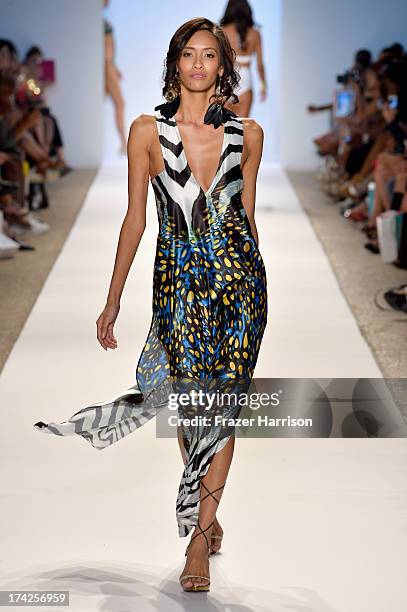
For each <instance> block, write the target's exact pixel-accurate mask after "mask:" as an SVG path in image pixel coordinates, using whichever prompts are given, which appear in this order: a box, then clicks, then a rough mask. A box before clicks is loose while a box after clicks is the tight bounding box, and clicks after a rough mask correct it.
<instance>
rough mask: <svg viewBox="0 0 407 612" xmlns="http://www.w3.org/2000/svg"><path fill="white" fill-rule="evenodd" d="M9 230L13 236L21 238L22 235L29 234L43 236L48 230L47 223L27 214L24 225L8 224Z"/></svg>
mask: <svg viewBox="0 0 407 612" xmlns="http://www.w3.org/2000/svg"><path fill="white" fill-rule="evenodd" d="M9 227H10V230H11V231H12V232H13V234H15V235H17V236H21V235H22V234H26V233H30V234H36V235H38V234H45V233H46V232H48V230H49V225H48V223H45V222H44V221H41V220H40V219H38V218H37V217H35V216H34V215H33V214H32V213H29V214H28V215H27V216H26V217H25V219H24V223H21V224H20V223H12V224H10V226H9Z"/></svg>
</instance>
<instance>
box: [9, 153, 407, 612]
mask: <svg viewBox="0 0 407 612" xmlns="http://www.w3.org/2000/svg"><path fill="white" fill-rule="evenodd" d="M126 207H127V168H126V165H125V164H118V165H111V166H104V167H102V168H101V170H100V172H99V174H98V176H97V178H96V181H95V183H94V185H93V186H92V188H91V190H90V192H89V194H88V197H87V200H86V202H85V204H84V207H83V208H82V210H81V212H80V214H79V216H78V218H77V221H76V223H75V225H74V227H73V229H72V232H71V234H70V236H69V238H68V240H67V242H66V244H65V246H64V249H63V251H62V252H61V254H60V256H59V258H58V260H57V261H56V263H55V266H54V268H53V269H52V271H51V273H50V275H49V277H48V279H47V281H46V283H45V286H44V288H43V290H42V293H41V294H40V296H39V298H38V300H37V302H36V303H35V305H34V308H33V310H32V312H31V314H30V316H29V318H28V320H27V322H26V324H25V326H24V328H23V330H22V332H21V335H20V337H19V338H18V340H17V342H16V344H15V346H14V348H13V351H12V352H11V354H10V356H9V359H8V361H7V363H6V366H5V368H4V370H3V373H2V376H1V380H0V401H1V416H2V421H1V423H2V426H1V428H0V436H1V438H0V453H1V461H0V469H1V517H0V518H1V521H0V542H1V544H0V550H1V555H0V589H2V590H36V591H38V590H69V591H70V608H69V609H70V610H73V611H75V612H76V611H81V612H92V611H93V610H100V611H105V612H106V611H109V612H125V611H126V612H127V611H130V610H131V611H136V610H137V611H138V612H147V611H153V610H154V611H157V610H160V611H161V610H162V611H165V612H172V611H178V610H222V611H233V612H247V611H249V610H253V611H256V612H261V611H265V610H267V611H270V612H282V611H284V612H286V611H288V610H290V611H294V612H305V611H307V612H388V611H391V612H405V610H406V600H407V586H406V580H405V577H406V575H405V567H406V561H407V511H406V508H407V504H406V502H407V444H406V439H402V438H400V439H395V438H393V439H295V438H294V439H266V440H259V439H255V440H250V439H241V438H240V439H237V441H236V450H235V457H234V460H233V464H232V467H231V470H230V474H229V478H228V482H227V484H226V487H225V491H224V496H223V499H222V503H221V506H220V511H219V520H220V522H221V524H222V525H223V527H224V530H225V537H224V544H223V552H222V554H220V555H217V556H216V557H213V558H211V565H210V567H211V580H212V585H211V591H210V593H209V594H204V593H193V594H188V593H183V592H182V591H181V587H180V585H179V583H178V576H179V574H180V573H181V571H182V569H183V565H184V550H185V547H186V545H187V543H188V541H189V538H185V539H181V538H179V537H178V532H177V526H176V521H175V499H176V495H177V489H178V484H179V480H180V477H181V473H182V462H181V457H180V454H179V451H178V445H177V442H176V440H175V439H166V440H163V439H156V436H155V424H154V421H150V422H149V423H147V424H146V425H144V426H143V427H142V428H141V429H140V430H138V431H135V432H133V433H132V434H131V435H129V436H127V437H126V438H124V439H123V440H121V441H120V442H119V443H117V444H114V445H113V446H112V447H109V448H107V449H106V450H105V451H103V452H99V451H96V450H95V449H93V448H92V447H91V446H90V445H89V444H88V443H87V442H85V441H84V440H83V439H81V438H80V437H77V436H76V437H72V438H57V437H54V436H47V435H44V434H42V433H40V432H37V431H36V430H35V429H34V428H33V423H34V422H36V421H38V420H43V421H46V422H47V421H62V420H65V419H66V418H68V417H69V416H71V415H72V414H73V413H74V412H76V411H78V410H80V409H81V408H82V407H84V406H86V405H89V404H93V403H96V402H98V401H105V400H107V399H110V398H112V397H114V396H115V395H116V394H118V393H119V392H120V391H123V390H125V389H127V388H128V387H130V386H131V385H132V384H134V382H135V368H136V365H137V361H138V357H139V354H140V351H141V349H142V347H143V345H144V342H145V339H146V336H147V332H148V330H149V326H150V321H151V290H152V266H153V261H154V254H155V240H156V233H157V227H158V225H157V215H156V211H155V203H154V199H153V192H152V190H151V192H150V198H149V201H148V222H147V224H148V227H147V230H146V233H145V234H144V236H143V239H142V242H141V245H140V249H139V252H138V253H137V255H136V259H135V261H134V264H133V267H132V269H131V271H130V274H129V278H128V280H127V284H126V288H125V291H124V294H123V298H122V305H121V311H120V315H119V319H118V321H117V324H116V337H117V339H118V345H119V348H118V350H117V351H108V352H105V351H103V350H102V348H101V347H100V345H99V344H98V343H97V340H96V325H95V321H96V319H97V317H98V315H99V314H100V312H101V310H102V308H103V306H104V304H105V300H106V295H107V290H108V285H109V282H110V278H111V272H112V268H113V261H114V254H115V249H116V244H117V239H118V234H119V230H120V225H121V221H122V219H123V216H124V214H125V211H126ZM256 221H257V227H258V230H259V236H260V249H261V251H262V254H263V258H264V261H265V265H266V269H267V273H268V286H269V306H270V311H269V320H268V327H267V329H266V333H265V336H264V340H263V346H262V349H261V352H260V356H259V361H258V365H257V368H256V373H255V374H256V376H257V377H302V378H306V377H312V378H317V377H319V378H323V377H350V378H357V377H380V376H381V373H380V370H379V368H378V366H377V364H376V362H375V360H374V357H373V356H372V354H371V351H370V349H369V347H368V346H367V344H366V342H365V340H364V338H363V337H362V336H361V334H360V332H359V329H358V327H357V325H356V322H355V319H354V317H353V315H352V313H351V311H350V309H349V307H348V305H347V303H346V301H345V299H344V297H343V295H342V293H341V291H340V288H339V286H338V283H337V281H336V278H335V276H334V275H333V273H332V271H331V268H330V265H329V262H328V260H327V257H326V255H325V253H324V251H323V249H322V246H321V245H320V243H319V241H318V239H317V238H316V236H315V234H314V231H313V229H312V226H311V224H310V222H309V221H308V219H307V217H306V216H305V214H304V213H303V211H302V209H301V208H300V206H299V203H298V201H297V199H296V196H295V193H294V192H293V190H292V189H291V187H290V185H289V183H288V180H287V179H286V177H285V175H284V173H283V172H282V171H281V170H280V169H279V168H274V167H263V169H262V171H261V173H260V177H259V184H258V195H257V214H256ZM45 241H46V236H44V242H45ZM4 609H12V608H11V607H7V608H4ZM37 609H38V608H37ZM40 609H41V610H42V609H44V610H45V609H49V610H54V609H55V610H57V609H61V608H56V607H55V608H53V607H50V608H40Z"/></svg>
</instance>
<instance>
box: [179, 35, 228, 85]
mask: <svg viewBox="0 0 407 612" xmlns="http://www.w3.org/2000/svg"><path fill="white" fill-rule="evenodd" d="M177 65H178V71H179V77H180V80H181V82H182V84H183V85H184V86H185V87H187V88H188V89H190V90H192V91H206V90H207V89H209V88H210V87H212V86H213V85H214V83H215V82H216V77H217V75H218V73H219V74H222V73H223V67H222V66H220V54H219V47H218V41H217V40H216V38H215V36H214V35H213V34H211V33H210V32H207V31H206V30H200V31H199V32H195V34H194V35H193V36H191V38H190V39H189V40H188V42H187V44H186V45H185V47H184V48H183V50H182V51H181V55H180V57H179V59H178V63H177Z"/></svg>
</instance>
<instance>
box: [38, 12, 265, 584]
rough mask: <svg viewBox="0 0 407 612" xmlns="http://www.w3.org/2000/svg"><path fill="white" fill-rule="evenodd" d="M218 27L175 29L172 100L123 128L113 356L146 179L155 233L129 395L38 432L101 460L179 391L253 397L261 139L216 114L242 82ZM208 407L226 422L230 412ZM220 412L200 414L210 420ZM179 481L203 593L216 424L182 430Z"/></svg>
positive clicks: (111, 314) (242, 123)
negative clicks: (80, 444)
mask: <svg viewBox="0 0 407 612" xmlns="http://www.w3.org/2000/svg"><path fill="white" fill-rule="evenodd" d="M233 59H234V58H233V50H232V48H231V47H230V44H229V42H228V39H227V38H226V36H225V34H224V33H223V31H222V29H221V28H220V27H219V26H218V25H216V24H214V23H213V22H211V21H209V20H208V19H204V18H196V19H192V20H190V21H188V22H187V23H185V24H183V25H182V26H181V27H180V28H179V29H178V30H177V31H176V32H175V34H174V35H173V37H172V39H171V41H170V45H169V49H168V53H167V58H166V70H165V77H164V86H163V95H164V96H165V98H166V99H167V102H165V103H163V104H160V105H159V106H157V107H156V108H155V112H154V114H152V115H150V114H143V115H140V116H139V117H137V119H135V120H134V121H133V123H132V125H131V128H130V134H129V140H128V162H129V203H128V211H127V214H126V217H125V219H124V221H123V225H122V229H121V232H120V237H119V244H118V248H117V255H116V260H115V266H114V271H113V276H112V280H111V284H110V288H109V292H108V298H107V303H106V306H105V308H104V309H103V312H102V313H101V315H100V316H99V318H98V319H97V322H96V323H97V337H98V340H99V342H100V344H101V346H102V347H103V348H104V349H105V350H107V349H108V348H110V349H115V348H117V340H116V338H115V335H114V324H115V321H116V319H117V316H118V313H119V309H120V299H121V294H122V291H123V287H124V284H125V280H126V278H127V275H128V272H129V269H130V266H131V263H132V261H133V258H134V255H135V253H136V251H137V248H138V245H139V242H140V240H141V237H142V235H143V232H144V229H145V219H146V199H147V188H148V179H149V176H150V179H151V185H152V187H153V190H154V194H155V198H156V205H157V213H158V219H159V232H158V236H157V247H156V257H155V264H154V274H153V303H152V311H153V314H152V320H151V326H150V330H149V333H148V336H147V340H146V343H145V346H144V348H143V351H142V353H141V355H140V358H139V361H138V365H137V372H136V378H137V384H136V385H134V386H133V387H130V388H129V389H128V390H127V391H126V392H125V393H123V394H121V395H120V396H118V397H116V398H114V399H113V400H110V401H108V402H104V403H101V404H95V405H93V406H88V407H86V408H83V409H82V410H80V411H79V412H77V413H75V414H74V415H73V416H72V417H71V418H70V419H69V420H68V421H65V422H63V423H48V424H46V423H44V422H42V421H40V422H38V423H36V424H35V427H36V428H38V429H39V430H40V431H43V432H46V433H54V434H57V435H70V434H74V433H76V434H78V435H81V436H82V437H84V438H85V439H86V440H87V441H88V442H90V443H91V444H92V445H93V446H94V447H95V448H99V449H103V448H106V447H107V446H110V445H111V444H113V443H114V442H116V441H117V440H120V439H121V438H123V437H124V436H126V435H127V434H129V433H131V432H132V431H134V430H135V429H137V428H138V427H140V426H141V425H142V424H143V423H145V422H146V421H148V420H149V419H150V418H152V417H153V416H155V415H157V414H158V412H159V411H160V410H162V408H163V407H165V406H166V405H167V404H168V394H169V392H173V391H174V389H175V390H180V389H181V390H184V389H186V388H188V389H192V388H197V387H200V385H201V384H202V383H203V384H204V386H205V385H208V386H209V387H211V388H213V383H215V386H216V388H217V389H220V390H221V391H223V390H229V389H230V388H233V389H244V390H247V388H248V384H249V382H250V380H251V378H252V375H253V371H254V367H255V365H256V361H257V357H258V353H259V349H260V344H261V341H262V337H263V332H264V329H265V326H266V321H267V285H266V271H265V267H264V263H263V260H262V257H261V254H260V251H259V247H258V235H257V229H256V224H255V220H254V210H255V195H256V178H257V172H258V167H259V163H260V159H261V154H262V146H263V131H262V128H261V127H260V126H259V125H258V124H257V123H256V122H255V121H253V120H251V119H247V120H242V119H239V118H238V117H237V116H236V115H235V114H234V113H233V112H231V111H230V110H227V109H225V108H224V102H225V101H226V99H228V98H229V97H231V96H233V94H232V91H233V88H234V87H235V85H236V83H237V80H238V75H237V74H236V72H235V70H234V61H233ZM216 409H217V410H218V412H219V410H220V413H221V414H222V415H223V416H225V417H232V418H233V417H235V416H237V414H238V413H239V407H238V406H237V405H236V404H233V402H232V405H231V406H227V407H224V406H223V407H219V404H216ZM214 413H215V408H213V409H212V410H211V411H209V412H206V414H209V415H213V414H214ZM177 437H178V441H179V445H180V450H181V454H182V457H183V461H184V470H183V473H182V477H181V482H180V485H179V489H178V496H177V500H176V517H177V522H178V533H179V535H180V536H181V537H184V536H186V535H188V534H189V533H190V532H191V531H192V530H193V533H192V537H191V540H190V543H189V545H188V547H187V550H186V552H185V555H186V557H187V558H186V563H185V567H184V569H183V572H182V574H181V576H180V581H181V584H182V587H183V588H184V590H191V591H192V590H209V584H210V576H209V555H210V554H211V553H215V552H217V551H218V550H219V548H220V542H221V539H222V534H223V530H222V527H221V526H220V524H219V521H218V520H217V517H216V511H217V508H218V504H219V502H220V499H221V496H222V493H223V488H224V485H225V482H226V479H227V475H228V471H229V467H230V463H231V460H232V456H233V450H234V438H235V437H234V432H233V428H232V431H231V430H230V429H225V428H224V427H217V426H214V425H213V424H210V425H209V426H204V427H201V426H190V425H184V424H183V423H181V425H180V426H179V427H178V430H177Z"/></svg>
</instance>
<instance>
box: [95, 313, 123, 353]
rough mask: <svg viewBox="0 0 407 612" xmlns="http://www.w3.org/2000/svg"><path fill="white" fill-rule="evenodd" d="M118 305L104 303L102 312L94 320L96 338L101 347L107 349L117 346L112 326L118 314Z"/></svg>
mask: <svg viewBox="0 0 407 612" xmlns="http://www.w3.org/2000/svg"><path fill="white" fill-rule="evenodd" d="M119 310H120V306H115V305H113V304H106V306H105V307H104V309H103V312H102V314H101V315H100V316H99V318H98V320H97V321H96V326H97V339H98V340H99V343H100V345H101V346H102V348H104V349H105V351H107V349H108V348H111V349H115V348H117V340H116V338H115V337H114V333H113V326H114V324H115V321H116V319H117V315H118V314H119Z"/></svg>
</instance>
